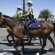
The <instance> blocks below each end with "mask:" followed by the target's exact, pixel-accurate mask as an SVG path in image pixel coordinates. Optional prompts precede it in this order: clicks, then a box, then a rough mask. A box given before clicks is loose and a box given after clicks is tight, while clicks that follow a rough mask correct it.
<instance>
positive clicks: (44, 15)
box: [39, 9, 54, 20]
mask: <svg viewBox="0 0 55 55" xmlns="http://www.w3.org/2000/svg"><path fill="white" fill-rule="evenodd" d="M53 17H54V15H52V14H51V11H49V10H48V9H43V10H42V11H40V14H39V18H44V19H45V20H47V19H48V18H53Z"/></svg>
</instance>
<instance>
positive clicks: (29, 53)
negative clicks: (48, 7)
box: [0, 48, 53, 55]
mask: <svg viewBox="0 0 55 55" xmlns="http://www.w3.org/2000/svg"><path fill="white" fill-rule="evenodd" d="M39 51H40V49H39V48H35V49H29V48H25V55H35V54H36V53H37V52H39ZM47 51H48V52H53V49H52V48H51V49H48V50H45V49H44V50H43V51H42V54H45V53H47ZM0 52H7V53H12V55H17V54H18V55H20V52H21V51H18V52H16V51H13V50H11V51H10V50H0Z"/></svg>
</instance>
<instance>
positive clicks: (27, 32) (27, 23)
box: [26, 19, 34, 34]
mask: <svg viewBox="0 0 55 55" xmlns="http://www.w3.org/2000/svg"><path fill="white" fill-rule="evenodd" d="M32 22H34V19H33V20H32V19H30V20H28V21H27V22H26V34H29V25H30V24H31V23H32Z"/></svg>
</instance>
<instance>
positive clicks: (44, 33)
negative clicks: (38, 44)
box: [0, 14, 55, 55]
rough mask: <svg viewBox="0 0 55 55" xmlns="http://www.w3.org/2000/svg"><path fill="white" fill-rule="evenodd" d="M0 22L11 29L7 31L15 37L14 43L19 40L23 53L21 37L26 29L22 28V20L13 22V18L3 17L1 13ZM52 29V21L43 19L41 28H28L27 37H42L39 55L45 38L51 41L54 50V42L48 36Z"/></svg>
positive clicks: (44, 43) (44, 44)
mask: <svg viewBox="0 0 55 55" xmlns="http://www.w3.org/2000/svg"><path fill="white" fill-rule="evenodd" d="M0 23H3V24H6V25H7V26H8V27H9V28H11V29H12V31H9V32H10V33H12V34H13V35H14V36H15V37H16V38H17V40H16V42H15V43H17V41H20V42H21V44H22V49H23V55H25V50H24V44H23V38H24V36H25V31H26V30H25V28H24V21H18V22H17V21H16V22H14V20H12V19H9V18H7V17H5V18H4V16H3V15H2V14H0ZM53 29H54V26H53V24H52V23H49V22H47V21H44V22H42V27H41V28H39V29H34V30H32V29H30V30H29V37H30V38H35V37H40V38H42V39H43V45H42V48H41V50H40V55H41V53H42V51H43V49H44V47H45V46H46V41H47V39H48V40H50V42H51V43H52V45H53V47H54V51H55V43H54V41H53V39H52V38H51V36H50V34H51V32H52V30H53ZM14 47H17V44H15V45H14Z"/></svg>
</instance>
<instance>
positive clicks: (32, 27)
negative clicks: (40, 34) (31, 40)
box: [29, 21, 42, 29]
mask: <svg viewBox="0 0 55 55" xmlns="http://www.w3.org/2000/svg"><path fill="white" fill-rule="evenodd" d="M41 26H42V23H41V22H40V21H36V22H34V23H31V24H30V25H29V28H30V29H39V28H41Z"/></svg>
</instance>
